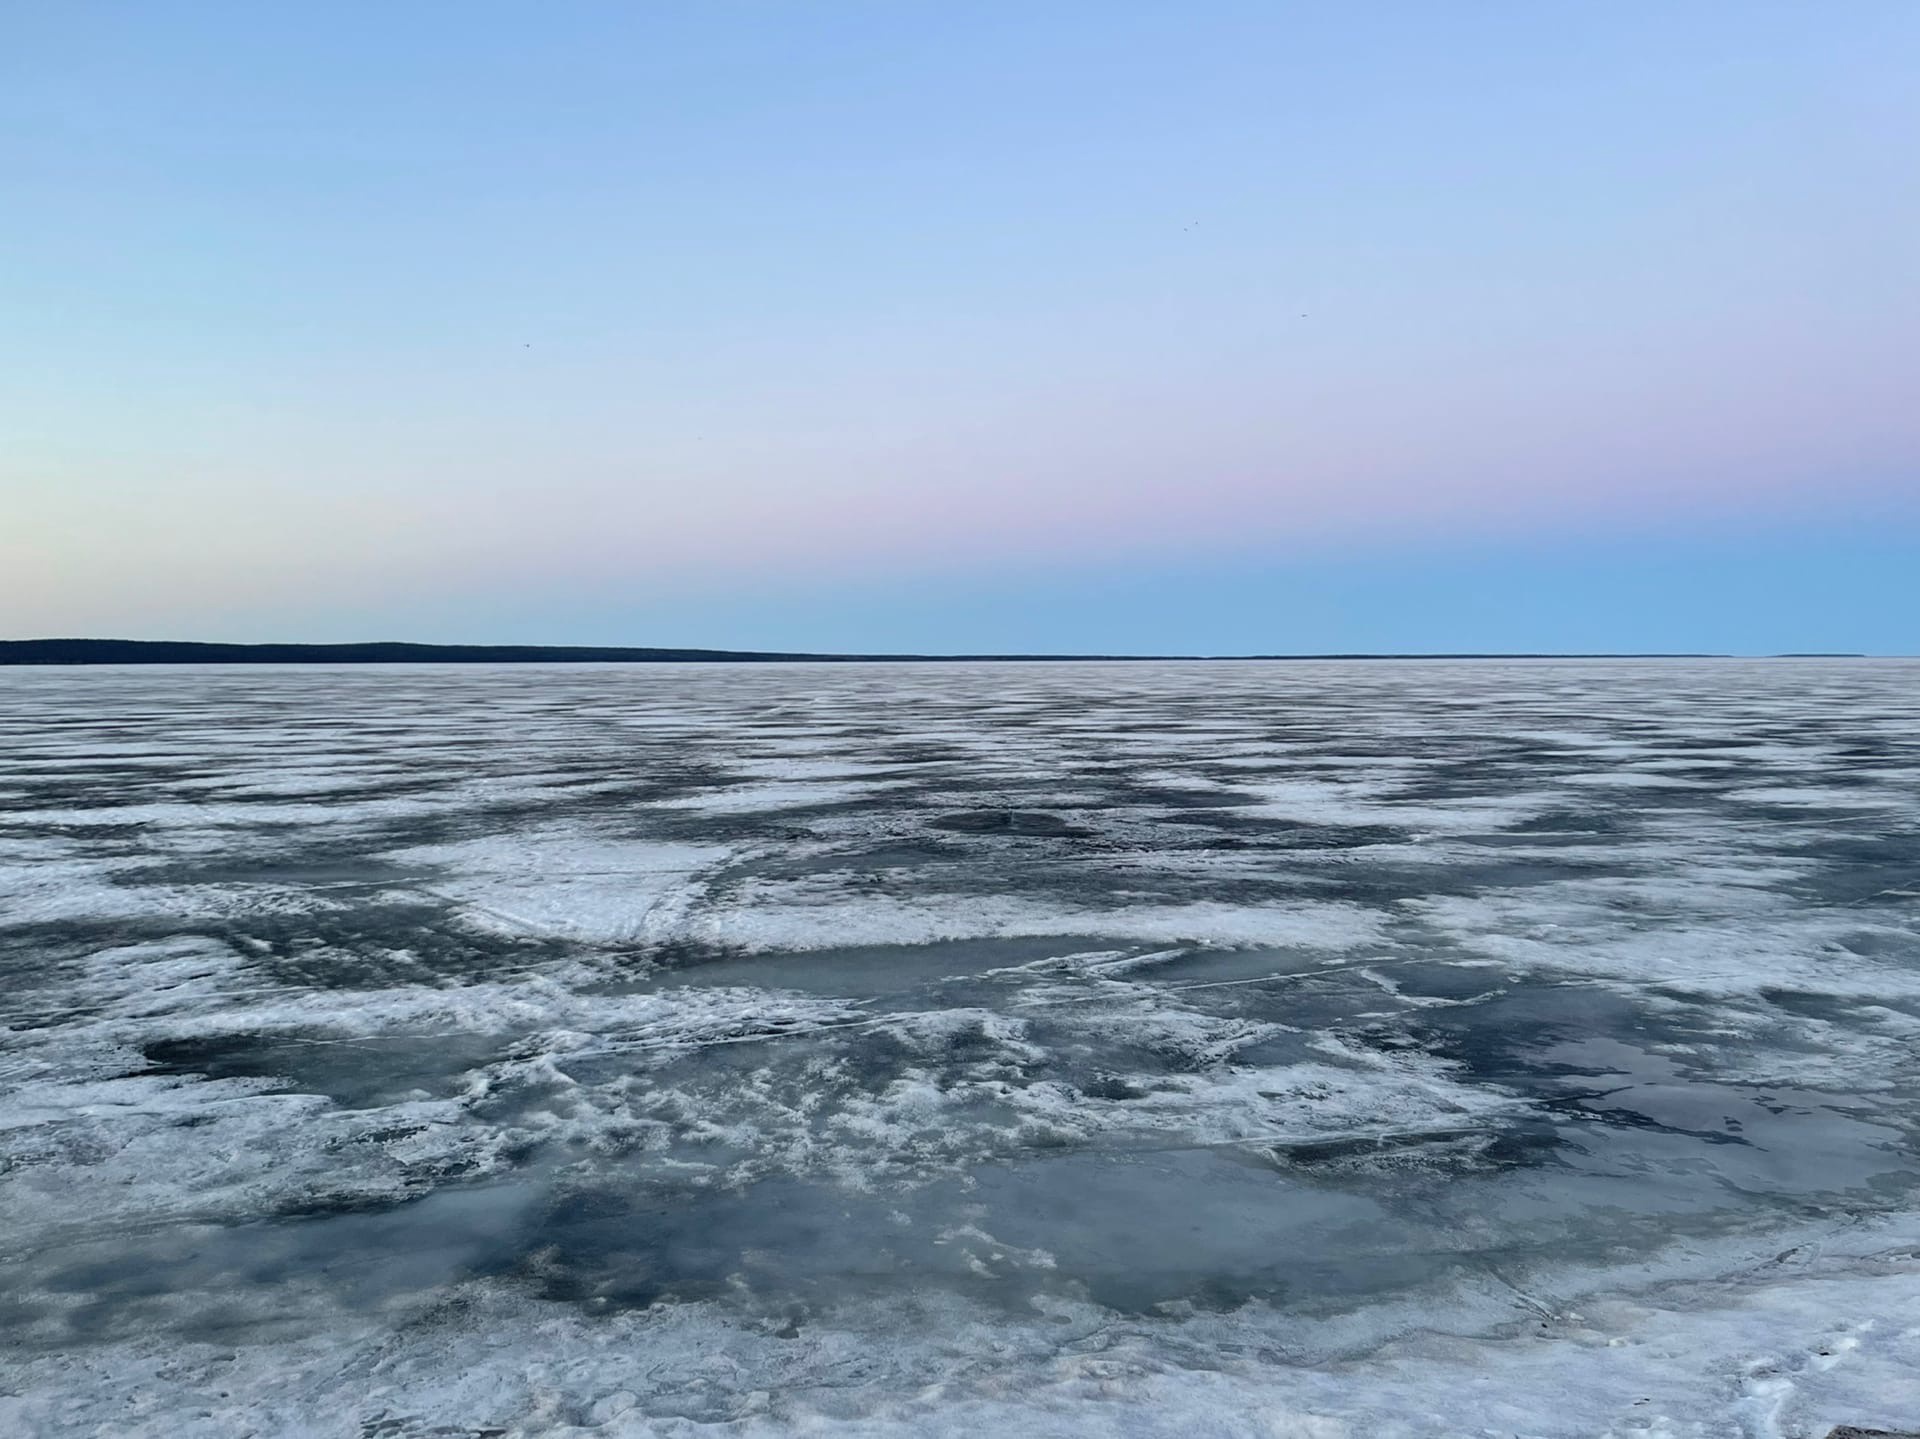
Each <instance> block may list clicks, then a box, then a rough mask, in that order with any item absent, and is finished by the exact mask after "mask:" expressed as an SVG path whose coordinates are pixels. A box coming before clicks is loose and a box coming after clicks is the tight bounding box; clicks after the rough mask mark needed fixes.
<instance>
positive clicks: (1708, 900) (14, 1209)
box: [0, 662, 1920, 1439]
mask: <svg viewBox="0 0 1920 1439" xmlns="http://www.w3.org/2000/svg"><path fill="white" fill-rule="evenodd" d="M1917 714H1920V666H1916V665H1914V664H1908V663H1894V662H1874V663H1866V662H1795V663H1791V664H1773V665H1766V664H1742V663H1734V662H1697V663H1678V662H1675V663H1662V664H1651V663H1637V664H1636V663H1613V662H1609V663H1551V664H1549V663H1536V664H1519V663H1505V664H1498V663H1472V664H1468V663H1447V664H1441V663H1435V664H1397V665H1396V664H1345V665H1314V664H1272V665H1263V664H1232V665H1212V666H1200V665H1182V664H1137V665H1098V664H1086V665H1048V666H1019V665H939V666H913V667H896V666H858V665H848V666H791V667H790V666H772V667H754V668H749V667H737V668H735V667H700V666H640V667H593V668H567V669H537V668H512V669H502V670H487V669H475V668H462V669H432V668H421V669H398V668H397V669H369V670H338V671H313V670H306V671H302V670H285V671H249V670H222V669H213V670H192V669H178V670H175V669H149V670H133V671H88V670H67V671H61V670H45V671H29V670H14V671H8V672H0V975H3V976H4V978H5V981H6V983H5V986H4V995H3V997H0V1026H4V1027H3V1028H0V1214H4V1216H5V1228H4V1239H5V1243H4V1245H0V1331H4V1337H5V1339H6V1341H7V1346H6V1350H5V1356H4V1358H0V1433H7V1434H12V1433H21V1434H69V1433H71V1434H96V1433H111V1434H116V1435H120V1434H128V1435H139V1434H145V1435H155V1436H160V1435H166V1436H172V1435H178V1434H206V1435H216V1436H224V1435H236V1436H237V1435H261V1434H315V1435H332V1434H340V1435H351V1436H356V1439H366V1436H371V1435H381V1436H410V1435H426V1434H467V1435H472V1434H481V1433H505V1434H606V1435H639V1434H656V1433H658V1434H680V1433H689V1434H690V1433H695V1432H699V1433H707V1432H716V1426H718V1429H717V1432H738V1433H743V1434H762V1433H764V1434H781V1433H790V1432H807V1431H809V1430H819V1431H827V1430H831V1431H832V1432H836V1433H838V1432H845V1433H849V1434H878V1433H902V1434H909V1433H910V1434H943V1433H956V1434H958V1433H974V1432H978V1431H980V1430H981V1429H983V1428H988V1429H999V1430H1002V1431H1004V1432H1007V1433H1010V1434H1027V1433H1032V1434H1087V1433H1118V1434H1143V1435H1148V1434H1151V1435H1161V1434H1165V1435H1174V1434H1182V1435H1184V1434H1195V1433H1214V1434H1230V1435H1240V1434H1247V1435H1300V1436H1315V1439H1329V1436H1338V1439H1361V1436H1368V1439H1372V1436H1379V1435H1430V1434H1449V1435H1450V1434H1463V1435H1503V1436H1505V1435H1514V1434H1521V1435H1540V1436H1548V1435H1551V1436H1566V1439H1574V1436H1589V1435H1599V1434H1618V1435H1628V1434H1635V1435H1657V1436H1675V1439H1677V1436H1699V1439H1706V1436H1722V1435H1748V1436H1756V1439H1757V1436H1770V1439H1804V1436H1821V1435H1824V1434H1825V1432H1826V1430H1827V1428H1829V1427H1831V1426H1832V1425H1836V1424H1840V1423H1843V1422H1845V1423H1855V1424H1859V1425H1863V1426H1866V1427H1875V1426H1878V1427H1881V1428H1895V1429H1897V1428H1912V1427H1915V1426H1916V1424H1920V1386H1916V1385H1914V1384H1913V1382H1912V1380H1911V1375H1912V1373H1913V1372H1915V1370H1916V1368H1917V1367H1920V1204H1916V1202H1915V1195H1916V1188H1917V1187H1920V1185H1917V1181H1920V1156H1916V1153H1915V1138H1916V1129H1917V1128H1920V937H1917V936H1916V928H1915V910H1914V905H1915V903H1916V901H1917V900H1920V721H1916V719H1915V718H1914V717H1915V716H1916V715H1917Z"/></svg>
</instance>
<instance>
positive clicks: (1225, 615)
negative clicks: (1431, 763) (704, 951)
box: [0, 0, 1920, 652]
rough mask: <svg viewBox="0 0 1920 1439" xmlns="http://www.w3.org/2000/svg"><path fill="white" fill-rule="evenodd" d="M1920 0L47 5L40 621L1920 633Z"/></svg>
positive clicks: (1895, 637)
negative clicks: (1816, 2) (1919, 83)
mask: <svg viewBox="0 0 1920 1439" xmlns="http://www.w3.org/2000/svg"><path fill="white" fill-rule="evenodd" d="M1917 63H1920V8H1916V7H1915V6H1913V5H1911V4H1909V3H1906V0H1899V3H1873V0H1856V3H1849V4H1845V5H1838V6H1809V5H1804V4H1783V5H1772V4H1762V3H1752V0H1741V3H1700V4H1690V5H1684V6H1670V5H1659V4H1653V3H1629V4H1621V5H1607V6H1529V5H1519V4H1464V3H1463V4H1452V5H1434V4H1429V3H1407V4H1387V3H1379V4H1369V5H1358V6H1356V5H1341V4H1332V3H1328V4H1321V5H1282V4H1277V3H1271V0H1262V3H1247V4H1240V3H1230V0H1210V3H1202V4H1194V5H1166V4H1132V3H1116V0H1099V3H1081V4H1073V3H1060V4H1050V5H1040V6H1034V5H1025V4H977V5H950V4H935V3H906V4H902V3H870V4H863V3H836V4H832V5H820V6H799V5H787V4H775V3H764V4H746V3H741V4H706V3H691V0H689V3H676V4H658V5H631V6H628V5H602V4H584V3H578V4H570V3H558V4H548V5H540V6H532V7H530V6H522V5H505V4H473V3H461V4H457V5H456V4H452V3H425V0H422V3H415V4H408V5H401V6H392V5H377V4H371V3H363V4H355V3H338V4H328V5H310V6H273V5H268V6H262V5H252V4H241V3H232V4H169V5H153V6H139V5H94V4H83V3H74V4H62V5H43V6H24V5H16V6H12V7H9V8H8V9H7V11H6V12H5V15H4V18H3V19H0V182H3V186H4V189H3V193H4V194H5V196H6V200H7V214H6V223H5V224H4V225H0V317H3V318H0V326H3V328H4V335H5V344H4V349H0V365H4V369H3V370H0V499H3V500H4V510H0V633H5V634H9V635H33V634H123V635H138V636H151V637H161V636H166V637H190V638H209V639H268V638H273V639H315V640H321V639H365V638H411V639H441V640H541V641H550V642H568V641H577V642H593V643H604V642H624V643H635V644H646V643H657V644H713V645H740V646H777V647H783V648H833V649H847V648H856V649H858V648H865V649H882V648H911V649H922V650H973V649H1002V650H1004V649H1097V650H1106V651H1122V652H1124V651H1129V650H1132V651H1152V650H1160V651H1165V650H1181V651H1214V652H1220V651H1249V650H1254V651H1287V650H1344V649H1386V650H1402V649H1446V650H1461V649H1516V648H1517V649H1662V648H1673V649H1735V650H1762V651H1764V650H1774V649H1815V648H1822V649H1824V648H1840V649H1859V650H1869V651H1883V652H1884V651H1894V652H1912V651H1914V650H1920V622H1917V621H1916V615H1917V614H1920V581H1916V580H1915V579H1914V578H1913V577H1912V576H1913V575H1915V574H1920V405H1916V404H1915V396H1916V395H1920V361H1917V360H1916V356H1917V355H1920V163H1917V162H1916V160H1915V156H1916V154H1920V148H1917V145H1920V87H1916V86H1915V85H1914V83H1913V77H1914V75H1915V73H1916V65H1917Z"/></svg>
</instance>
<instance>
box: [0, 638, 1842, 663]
mask: <svg viewBox="0 0 1920 1439" xmlns="http://www.w3.org/2000/svg"><path fill="white" fill-rule="evenodd" d="M1731 658H1734V656H1731V655H1724V654H1709V653H1672V652H1645V653H1550V652H1543V653H1473V652H1465V651H1463V652H1459V653H1445V654H1440V653H1434V654H1364V653H1340V654H1256V655H1109V654H1084V655H1076V654H954V655H935V654H804V653H791V652H784V651H777V650H704V649H658V648H646V647H633V646H607V645H428V644H406V643H400V642H381V643H375V644H324V645H312V644H250V645H249V644H213V643H203V642H199V641H192V640H92V639H52V640H0V665H140V664H229V665H303V664H311V665H378V664H609V663H612V664H672V663H683V664H684V663H689V662H695V663H707V664H834V663H842V664H844V663H849V662H855V661H858V662H863V663H873V664H935V663H939V662H941V661H953V660H970V661H985V660H999V661H1021V662H1027V663H1065V662H1071V661H1074V660H1107V661H1116V662H1118V661H1151V660H1219V661H1234V660H1601V659H1607V660H1644V659H1672V660H1679V659H1731ZM1772 658H1776V659H1865V658H1867V656H1865V655H1860V654H1842V653H1832V654H1797V655H1777V656H1772Z"/></svg>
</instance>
